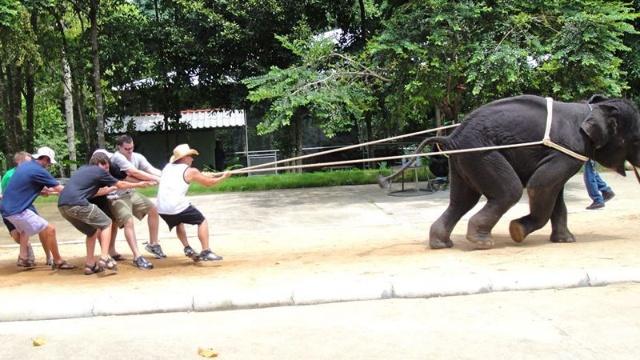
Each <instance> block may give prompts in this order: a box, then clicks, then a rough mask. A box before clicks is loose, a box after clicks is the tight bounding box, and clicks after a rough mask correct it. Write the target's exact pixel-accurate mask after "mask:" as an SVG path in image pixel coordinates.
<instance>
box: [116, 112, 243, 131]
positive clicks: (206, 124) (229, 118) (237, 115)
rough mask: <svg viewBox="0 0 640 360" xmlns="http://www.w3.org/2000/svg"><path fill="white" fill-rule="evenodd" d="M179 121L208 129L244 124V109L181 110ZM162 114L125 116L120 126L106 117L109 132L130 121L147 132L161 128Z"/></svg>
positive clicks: (136, 127)
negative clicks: (116, 125)
mask: <svg viewBox="0 0 640 360" xmlns="http://www.w3.org/2000/svg"><path fill="white" fill-rule="evenodd" d="M180 114H181V115H182V117H181V118H180V122H181V123H185V124H190V125H191V128H193V129H210V128H220V127H234V126H245V117H244V111H242V110H214V109H199V110H183V111H181V112H180ZM163 118H164V116H163V115H162V114H160V113H144V114H141V115H139V116H125V117H124V125H123V126H122V127H121V128H116V127H115V126H114V119H113V118H108V119H107V128H108V129H109V132H112V133H118V132H123V131H125V130H126V128H127V126H126V125H127V124H128V123H129V122H130V121H133V122H134V123H135V129H136V131H140V132H148V131H156V130H157V129H159V128H161V126H162V123H163Z"/></svg>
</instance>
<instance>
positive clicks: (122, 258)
mask: <svg viewBox="0 0 640 360" xmlns="http://www.w3.org/2000/svg"><path fill="white" fill-rule="evenodd" d="M110 256H111V258H112V259H113V260H115V261H124V260H126V259H125V258H124V256H122V254H114V255H110Z"/></svg>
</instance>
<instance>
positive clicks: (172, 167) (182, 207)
mask: <svg viewBox="0 0 640 360" xmlns="http://www.w3.org/2000/svg"><path fill="white" fill-rule="evenodd" d="M195 155H198V151H196V150H195V149H191V148H189V145H187V144H182V145H178V146H176V147H175V149H173V156H171V159H169V163H168V164H167V165H166V166H165V167H164V169H162V175H160V185H159V186H158V196H157V200H156V204H157V208H158V213H159V214H160V217H161V218H162V220H164V221H165V222H166V223H167V225H168V226H169V230H171V229H173V227H174V226H175V227H176V233H177V235H178V239H179V240H180V242H181V243H182V245H183V246H184V254H185V255H186V256H188V257H190V258H192V259H193V260H194V261H215V260H222V256H218V255H216V254H215V253H214V252H213V251H211V248H210V246H209V224H208V223H207V220H206V219H205V218H204V215H202V213H201V212H200V211H199V210H198V209H196V208H195V207H194V206H193V205H191V203H190V202H189V200H188V199H187V190H189V184H191V182H197V183H199V184H201V185H204V186H214V185H216V184H218V183H220V182H221V181H223V180H224V179H226V178H228V177H229V176H231V174H230V173H229V172H224V173H222V174H219V175H217V176H215V177H210V176H206V175H204V174H202V173H201V172H200V170H198V169H196V168H194V167H191V164H193V156H195ZM184 224H191V225H198V239H200V243H201V245H202V252H200V254H198V253H196V252H195V251H194V250H193V249H192V248H191V246H189V241H188V240H187V233H186V231H185V228H184Z"/></svg>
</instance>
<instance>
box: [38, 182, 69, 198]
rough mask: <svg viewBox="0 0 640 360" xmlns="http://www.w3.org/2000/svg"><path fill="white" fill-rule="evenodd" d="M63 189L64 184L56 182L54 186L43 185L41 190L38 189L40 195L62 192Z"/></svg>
mask: <svg viewBox="0 0 640 360" xmlns="http://www.w3.org/2000/svg"><path fill="white" fill-rule="evenodd" d="M63 189H64V186H62V185H60V184H58V185H56V186H53V187H46V186H45V187H43V188H42V190H41V191H40V195H42V196H49V195H58V194H60V193H61V192H62V190H63Z"/></svg>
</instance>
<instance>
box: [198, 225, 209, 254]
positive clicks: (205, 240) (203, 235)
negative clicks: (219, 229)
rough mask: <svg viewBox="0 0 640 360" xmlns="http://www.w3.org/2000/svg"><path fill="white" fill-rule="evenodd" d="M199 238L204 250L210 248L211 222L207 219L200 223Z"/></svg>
mask: <svg viewBox="0 0 640 360" xmlns="http://www.w3.org/2000/svg"><path fill="white" fill-rule="evenodd" d="M198 239H200V243H201V244H202V250H206V249H209V223H208V222H207V220H206V219H205V220H204V221H203V222H202V223H201V224H200V225H198Z"/></svg>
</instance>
